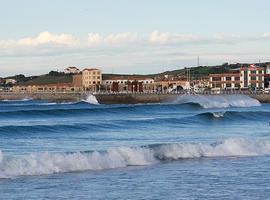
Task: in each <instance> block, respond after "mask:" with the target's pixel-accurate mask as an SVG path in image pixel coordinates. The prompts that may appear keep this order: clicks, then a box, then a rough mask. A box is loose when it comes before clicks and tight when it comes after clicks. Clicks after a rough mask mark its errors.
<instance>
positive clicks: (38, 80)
mask: <svg viewBox="0 0 270 200" xmlns="http://www.w3.org/2000/svg"><path fill="white" fill-rule="evenodd" d="M71 82H72V75H71V74H64V73H63V72H56V71H51V72H50V73H49V74H45V75H41V76H38V77H34V78H31V79H30V80H27V81H26V82H24V83H21V84H20V85H46V84H53V83H71Z"/></svg>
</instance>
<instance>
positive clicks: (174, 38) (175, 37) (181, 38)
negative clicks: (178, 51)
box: [149, 31, 204, 44]
mask: <svg viewBox="0 0 270 200" xmlns="http://www.w3.org/2000/svg"><path fill="white" fill-rule="evenodd" d="M201 40H204V38H203V37H199V36H196V35H191V34H177V33H169V32H159V31H153V32H152V33H151V34H150V36H149V41H150V42H151V43H154V44H174V43H181V42H196V41H201Z"/></svg>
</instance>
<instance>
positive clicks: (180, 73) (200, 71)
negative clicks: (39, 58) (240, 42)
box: [6, 62, 270, 85]
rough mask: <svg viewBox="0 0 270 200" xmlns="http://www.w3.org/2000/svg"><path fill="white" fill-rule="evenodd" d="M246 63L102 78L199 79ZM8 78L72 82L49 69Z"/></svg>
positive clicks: (34, 82)
mask: <svg viewBox="0 0 270 200" xmlns="http://www.w3.org/2000/svg"><path fill="white" fill-rule="evenodd" d="M256 64H257V65H260V66H261V67H265V66H266V65H268V64H270V62H267V63H256ZM248 65H250V64H248V63H244V64H243V63H236V64H228V63H224V64H222V65H215V66H199V67H189V68H183V69H177V70H173V71H165V72H162V73H157V74H143V75H142V74H103V75H102V76H103V79H110V78H112V77H121V78H128V77H131V76H132V77H137V78H143V77H149V78H155V77H164V75H169V76H173V77H186V75H187V71H188V70H189V71H190V75H191V79H193V80H195V79H201V78H206V77H207V76H208V75H209V74H217V73H227V72H229V71H231V70H234V69H238V68H240V67H247V66H248ZM6 78H10V79H15V80H17V84H19V85H46V84H53V83H71V82H72V74H65V73H64V72H57V71H51V72H49V73H48V74H45V75H41V76H29V77H26V76H24V75H22V74H20V75H16V76H10V77H6Z"/></svg>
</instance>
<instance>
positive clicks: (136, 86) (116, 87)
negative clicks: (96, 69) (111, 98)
mask: <svg viewBox="0 0 270 200" xmlns="http://www.w3.org/2000/svg"><path fill="white" fill-rule="evenodd" d="M102 86H103V89H104V90H105V91H110V92H154V91H155V83H154V79H152V78H149V77H136V76H128V77H121V76H114V77H109V78H106V79H104V80H103V81H102Z"/></svg>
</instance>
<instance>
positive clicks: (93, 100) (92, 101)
mask: <svg viewBox="0 0 270 200" xmlns="http://www.w3.org/2000/svg"><path fill="white" fill-rule="evenodd" d="M83 101H84V102H87V103H90V104H95V105H97V104H99V103H98V100H97V98H96V97H95V96H94V95H92V94H89V95H88V96H87V98H86V100H83Z"/></svg>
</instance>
